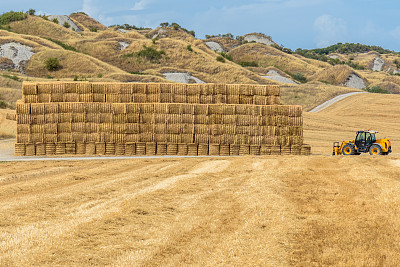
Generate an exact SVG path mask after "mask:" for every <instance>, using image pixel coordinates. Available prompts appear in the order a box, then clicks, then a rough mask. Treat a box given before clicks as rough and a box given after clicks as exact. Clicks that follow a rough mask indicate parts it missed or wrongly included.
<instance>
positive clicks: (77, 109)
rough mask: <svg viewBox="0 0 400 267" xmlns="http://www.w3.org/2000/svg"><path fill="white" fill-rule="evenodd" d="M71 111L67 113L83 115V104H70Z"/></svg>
mask: <svg viewBox="0 0 400 267" xmlns="http://www.w3.org/2000/svg"><path fill="white" fill-rule="evenodd" d="M70 107H71V110H70V111H69V112H73V113H84V112H85V103H70Z"/></svg>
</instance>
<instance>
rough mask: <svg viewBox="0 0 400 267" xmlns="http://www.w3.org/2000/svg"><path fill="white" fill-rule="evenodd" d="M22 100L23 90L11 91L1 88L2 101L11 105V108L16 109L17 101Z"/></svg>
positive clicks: (0, 97)
mask: <svg viewBox="0 0 400 267" xmlns="http://www.w3.org/2000/svg"><path fill="white" fill-rule="evenodd" d="M21 98H22V91H21V89H11V88H2V87H0V100H4V101H6V102H7V103H9V104H10V105H11V107H15V103H16V102H17V100H19V99H21Z"/></svg>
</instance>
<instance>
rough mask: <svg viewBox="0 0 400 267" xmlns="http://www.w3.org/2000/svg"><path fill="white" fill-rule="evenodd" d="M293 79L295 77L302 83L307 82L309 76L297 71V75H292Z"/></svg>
mask: <svg viewBox="0 0 400 267" xmlns="http://www.w3.org/2000/svg"><path fill="white" fill-rule="evenodd" d="M291 76H292V78H293V79H295V80H296V81H299V82H301V83H306V82H307V78H306V76H304V74H303V73H300V72H297V73H296V74H295V75H291Z"/></svg>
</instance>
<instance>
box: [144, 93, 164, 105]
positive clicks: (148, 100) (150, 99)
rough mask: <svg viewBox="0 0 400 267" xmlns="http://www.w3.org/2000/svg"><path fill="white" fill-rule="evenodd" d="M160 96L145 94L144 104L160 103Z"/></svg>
mask: <svg viewBox="0 0 400 267" xmlns="http://www.w3.org/2000/svg"><path fill="white" fill-rule="evenodd" d="M160 102H161V97H160V94H146V103H160Z"/></svg>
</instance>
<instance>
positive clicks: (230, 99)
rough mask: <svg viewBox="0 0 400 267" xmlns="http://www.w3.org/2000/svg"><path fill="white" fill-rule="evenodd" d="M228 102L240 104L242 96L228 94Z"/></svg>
mask: <svg viewBox="0 0 400 267" xmlns="http://www.w3.org/2000/svg"><path fill="white" fill-rule="evenodd" d="M226 103H227V104H236V105H238V104H240V97H239V95H227V96H226Z"/></svg>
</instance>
